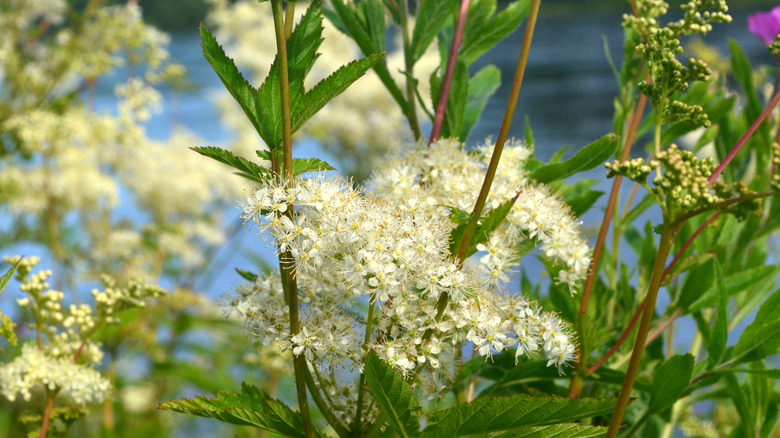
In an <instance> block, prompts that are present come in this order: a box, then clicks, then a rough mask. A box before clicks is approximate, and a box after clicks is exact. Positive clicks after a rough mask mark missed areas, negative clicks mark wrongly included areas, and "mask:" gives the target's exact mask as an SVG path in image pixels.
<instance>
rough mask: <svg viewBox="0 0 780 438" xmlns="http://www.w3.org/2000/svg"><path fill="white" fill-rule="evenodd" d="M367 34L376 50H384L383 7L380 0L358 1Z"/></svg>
mask: <svg viewBox="0 0 780 438" xmlns="http://www.w3.org/2000/svg"><path fill="white" fill-rule="evenodd" d="M360 6H361V10H362V12H363V17H364V19H365V21H364V22H365V24H366V28H367V29H368V35H369V37H370V38H371V42H372V45H373V46H374V48H376V49H377V50H376V51H377V52H384V51H385V38H386V35H385V7H384V5H383V4H382V0H364V1H363V2H361V3H360Z"/></svg>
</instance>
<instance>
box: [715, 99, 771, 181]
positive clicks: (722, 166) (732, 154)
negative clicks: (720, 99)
mask: <svg viewBox="0 0 780 438" xmlns="http://www.w3.org/2000/svg"><path fill="white" fill-rule="evenodd" d="M778 102H780V93H777V94H775V96H774V97H773V98H772V100H771V101H769V104H768V105H767V106H766V108H764V112H762V113H761V115H760V116H758V119H756V121H755V122H753V124H752V125H751V126H750V129H748V130H747V132H746V133H745V135H743V136H742V138H740V139H739V141H738V142H737V145H736V146H734V148H733V149H731V151H730V152H729V154H728V155H726V158H725V159H724V160H723V162H721V163H720V166H718V168H717V169H715V172H712V175H710V177H709V179H707V182H708V183H709V185H710V186H711V185H712V183H714V182H715V180H717V179H718V177H719V176H720V174H721V173H723V170H724V169H725V168H726V166H728V164H729V163H730V162H731V160H733V159H734V157H735V156H737V153H739V151H740V150H741V149H742V147H743V146H745V143H747V141H748V140H749V139H750V137H752V136H753V133H754V132H756V129H758V127H759V126H760V125H761V123H762V122H763V121H764V119H766V117H767V116H768V115H769V113H770V112H772V109H774V107H775V106H777V103H778Z"/></svg>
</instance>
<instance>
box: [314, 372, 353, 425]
mask: <svg viewBox="0 0 780 438" xmlns="http://www.w3.org/2000/svg"><path fill="white" fill-rule="evenodd" d="M304 378H305V379H306V384H307V385H308V386H309V393H310V394H311V398H312V399H313V400H314V404H316V405H317V407H318V408H319V409H320V412H322V416H323V417H325V421H327V422H328V424H330V426H331V427H332V428H333V430H335V431H336V433H337V434H338V436H340V437H345V436H349V431H348V430H347V428H346V427H344V425H343V424H342V423H341V422H340V421H339V419H338V418H336V416H335V415H333V412H332V411H331V410H330V408H329V407H328V403H327V402H326V401H325V399H323V398H322V395H320V391H319V389H318V388H317V383H315V382H314V377H313V376H312V375H311V371H309V368H308V366H307V367H306V368H305V374H304Z"/></svg>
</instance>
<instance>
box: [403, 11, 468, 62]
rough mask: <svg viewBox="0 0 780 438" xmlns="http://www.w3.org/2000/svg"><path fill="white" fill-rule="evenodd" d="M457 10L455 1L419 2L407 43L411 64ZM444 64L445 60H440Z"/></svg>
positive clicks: (419, 56)
mask: <svg viewBox="0 0 780 438" xmlns="http://www.w3.org/2000/svg"><path fill="white" fill-rule="evenodd" d="M457 8H458V1H457V0H426V1H422V2H420V10H419V12H418V13H417V21H416V22H415V23H414V31H412V39H411V42H410V43H409V56H410V57H411V60H412V64H414V63H415V62H417V60H419V59H420V58H422V56H423V55H424V54H425V51H426V50H427V49H428V46H430V45H431V43H432V42H433V39H434V38H435V37H436V34H437V33H439V29H441V28H442V26H444V23H446V22H447V19H449V18H450V17H451V16H452V15H453V14H454V13H455V12H456V11H457ZM442 62H443V63H444V62H445V60H442Z"/></svg>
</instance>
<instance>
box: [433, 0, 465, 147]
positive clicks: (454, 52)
mask: <svg viewBox="0 0 780 438" xmlns="http://www.w3.org/2000/svg"><path fill="white" fill-rule="evenodd" d="M470 3H471V0H461V2H460V12H458V21H457V22H456V23H455V33H454V34H453V35H452V45H451V46H450V55H449V57H448V58H447V70H446V71H445V72H444V80H443V81H442V83H441V92H440V93H439V103H438V104H437V105H436V116H434V119H433V127H432V128H431V138H430V139H429V140H428V146H430V145H431V143H433V142H435V141H436V140H438V139H439V134H440V133H441V126H442V125H443V124H444V113H445V112H446V110H447V100H448V99H449V97H450V88H451V87H452V78H453V77H454V76H455V66H456V65H457V63H458V51H460V45H461V44H462V43H463V32H464V30H465V29H466V16H468V13H469V4H470ZM451 134H453V135H455V134H456V133H454V132H453V133H451Z"/></svg>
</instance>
